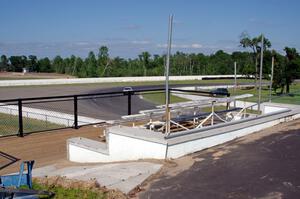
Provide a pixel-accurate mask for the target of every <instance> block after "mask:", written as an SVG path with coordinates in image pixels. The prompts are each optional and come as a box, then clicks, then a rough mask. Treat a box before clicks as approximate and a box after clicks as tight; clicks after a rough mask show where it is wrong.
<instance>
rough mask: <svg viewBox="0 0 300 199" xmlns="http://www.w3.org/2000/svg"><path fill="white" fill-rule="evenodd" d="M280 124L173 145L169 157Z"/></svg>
mask: <svg viewBox="0 0 300 199" xmlns="http://www.w3.org/2000/svg"><path fill="white" fill-rule="evenodd" d="M279 123H280V119H278V120H275V121H271V122H267V123H263V124H259V125H255V126H250V127H247V128H243V129H240V130H236V131H231V132H228V133H225V134H220V135H215V136H211V137H207V138H202V139H197V140H194V141H190V142H184V143H180V144H176V145H172V146H169V147H168V154H167V157H168V158H178V157H181V156H184V155H186V154H189V153H194V152H196V151H201V150H203V149H207V148H210V147H213V146H216V145H219V144H223V143H225V142H228V141H230V140H234V139H236V138H239V137H242V136H245V135H248V134H251V133H254V132H257V131H260V130H262V129H265V128H268V127H271V126H274V125H276V124H279Z"/></svg>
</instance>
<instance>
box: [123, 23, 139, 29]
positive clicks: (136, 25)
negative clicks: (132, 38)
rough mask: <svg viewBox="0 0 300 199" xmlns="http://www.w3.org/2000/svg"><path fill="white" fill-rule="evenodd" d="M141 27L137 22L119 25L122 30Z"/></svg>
mask: <svg viewBox="0 0 300 199" xmlns="http://www.w3.org/2000/svg"><path fill="white" fill-rule="evenodd" d="M141 28H142V26H140V25H138V24H128V25H125V26H121V29H124V30H139V29H141Z"/></svg>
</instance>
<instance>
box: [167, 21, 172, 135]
mask: <svg viewBox="0 0 300 199" xmlns="http://www.w3.org/2000/svg"><path fill="white" fill-rule="evenodd" d="M172 26H173V15H170V16H169V31H168V49H167V60H166V67H165V75H166V88H165V90H166V125H165V127H166V130H165V134H166V135H169V134H170V128H171V123H170V117H171V115H170V108H169V103H170V96H169V68H170V54H171V45H172Z"/></svg>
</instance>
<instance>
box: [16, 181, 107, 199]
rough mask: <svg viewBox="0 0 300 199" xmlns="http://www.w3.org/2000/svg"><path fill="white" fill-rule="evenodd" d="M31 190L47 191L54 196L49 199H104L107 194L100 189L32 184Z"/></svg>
mask: <svg viewBox="0 0 300 199" xmlns="http://www.w3.org/2000/svg"><path fill="white" fill-rule="evenodd" d="M21 188H22V189H28V187H27V186H22V187H21ZM33 189H34V190H40V191H49V192H51V193H54V194H55V196H54V197H51V199H52V198H53V199H65V198H68V199H78V198H80V199H106V198H108V197H107V194H106V193H105V192H104V191H102V190H100V189H84V188H65V187H62V186H60V185H53V184H52V185H48V186H47V185H43V184H39V183H37V182H35V181H34V182H33ZM39 198H45V199H46V198H49V197H47V196H39Z"/></svg>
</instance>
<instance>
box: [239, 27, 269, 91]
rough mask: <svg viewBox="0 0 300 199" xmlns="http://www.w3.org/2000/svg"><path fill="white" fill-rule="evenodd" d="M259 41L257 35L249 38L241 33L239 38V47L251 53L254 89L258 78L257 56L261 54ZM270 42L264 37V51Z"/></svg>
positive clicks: (259, 38) (260, 37) (260, 36)
mask: <svg viewBox="0 0 300 199" xmlns="http://www.w3.org/2000/svg"><path fill="white" fill-rule="evenodd" d="M261 39H262V35H259V36H257V37H253V38H251V37H250V36H249V35H248V34H247V33H245V32H244V33H242V34H241V36H240V46H242V47H243V48H250V49H251V50H252V53H253V60H254V68H255V73H254V76H255V87H257V77H258V66H259V65H258V61H259V55H260V52H261ZM271 46H272V45H271V42H270V41H269V39H267V38H265V37H264V46H263V48H264V50H266V49H268V48H270V47H271Z"/></svg>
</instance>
